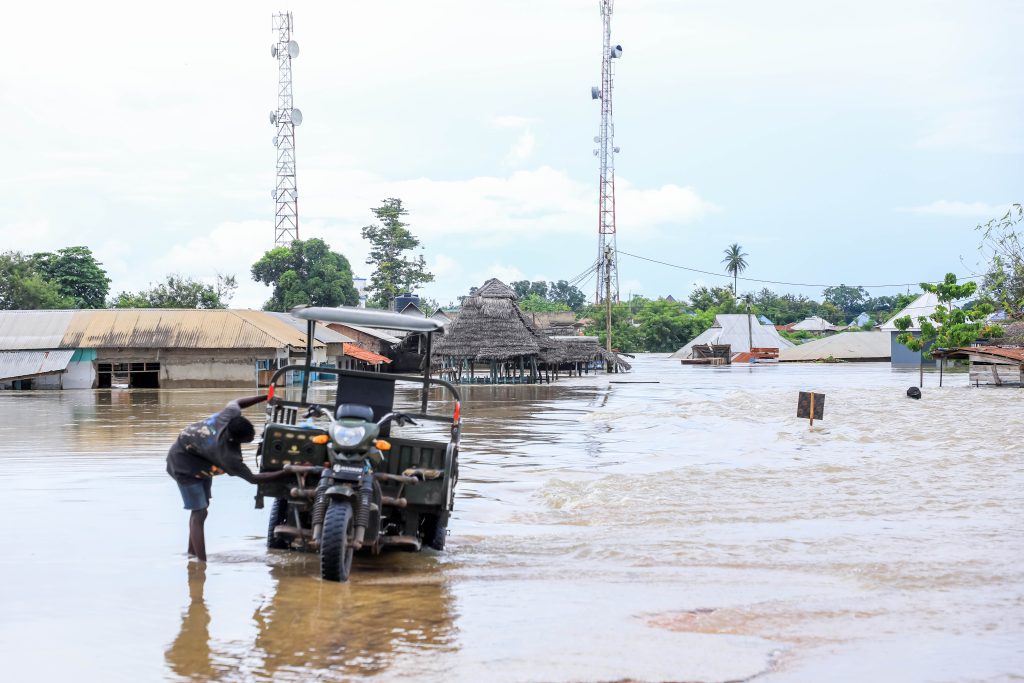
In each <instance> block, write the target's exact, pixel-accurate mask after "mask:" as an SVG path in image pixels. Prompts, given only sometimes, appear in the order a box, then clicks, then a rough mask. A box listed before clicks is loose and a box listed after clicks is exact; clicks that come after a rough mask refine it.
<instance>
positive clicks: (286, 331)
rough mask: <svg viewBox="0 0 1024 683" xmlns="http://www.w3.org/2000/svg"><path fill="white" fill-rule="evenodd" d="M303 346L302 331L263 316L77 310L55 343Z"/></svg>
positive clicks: (247, 312)
mask: <svg viewBox="0 0 1024 683" xmlns="http://www.w3.org/2000/svg"><path fill="white" fill-rule="evenodd" d="M305 345H306V335H305V334H304V333H303V332H300V331H298V330H296V329H295V328H294V327H292V326H291V325H289V324H287V323H285V322H282V321H281V320H278V319H277V318H275V317H274V316H272V315H269V314H267V313H266V312H264V311H250V310H228V309H211V310H165V309H151V308H139V309H121V310H118V309H113V310H103V311H79V312H77V313H76V314H75V317H74V319H73V320H72V321H71V324H70V325H68V329H67V333H66V334H65V335H64V341H63V343H62V344H61V346H63V347H64V348H88V349H102V348H188V349H269V348H282V347H287V346H291V347H305ZM315 346H322V344H315Z"/></svg>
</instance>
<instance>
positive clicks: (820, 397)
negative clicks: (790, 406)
mask: <svg viewBox="0 0 1024 683" xmlns="http://www.w3.org/2000/svg"><path fill="white" fill-rule="evenodd" d="M796 416H797V417H802V418H804V419H805V420H806V419H810V421H811V424H814V421H815V420H821V419H823V418H824V417H825V394H815V393H814V392H812V391H801V392H800V398H799V399H797V402H796Z"/></svg>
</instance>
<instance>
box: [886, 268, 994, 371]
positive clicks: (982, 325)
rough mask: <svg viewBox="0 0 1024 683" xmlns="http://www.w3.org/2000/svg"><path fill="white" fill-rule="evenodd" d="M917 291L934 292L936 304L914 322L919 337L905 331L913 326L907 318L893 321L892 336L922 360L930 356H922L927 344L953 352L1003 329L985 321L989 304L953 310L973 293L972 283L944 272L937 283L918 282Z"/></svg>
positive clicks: (906, 316) (973, 284)
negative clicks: (961, 281) (932, 309)
mask: <svg viewBox="0 0 1024 683" xmlns="http://www.w3.org/2000/svg"><path fill="white" fill-rule="evenodd" d="M921 289H923V290H924V291H926V292H934V293H935V295H936V297H937V298H938V300H939V305H938V306H937V307H936V308H935V312H934V313H932V314H931V315H929V316H923V315H922V316H918V318H917V320H918V323H920V325H921V333H920V335H918V336H914V335H913V334H912V333H911V332H910V331H909V330H910V328H911V327H912V326H913V320H912V319H911V317H910V316H909V315H905V316H903V317H902V318H898V319H896V320H895V321H894V322H895V324H896V328H897V329H898V330H899V331H900V334H898V335H896V341H897V342H899V343H900V344H903V345H904V346H906V347H907V348H908V349H910V350H911V351H917V352H918V353H921V354H922V357H923V356H925V355H928V357H929V358H930V357H931V356H930V354H927V353H926V350H927V349H928V347H929V345H931V346H932V347H933V348H940V349H954V348H959V347H962V346H968V345H969V344H973V343H974V342H975V341H977V340H978V339H980V338H991V337H1001V336H1002V335H1003V328H1001V327H1000V326H998V325H991V324H989V323H988V322H986V318H988V316H989V315H990V314H991V313H992V311H993V310H994V309H993V307H992V305H991V304H989V303H985V302H982V303H978V304H977V305H975V306H974V307H973V308H970V309H959V308H954V307H953V302H954V301H960V300H962V299H966V298H968V297H970V296H971V295H973V294H974V293H975V292H976V291H977V289H978V285H977V284H976V283H974V282H970V281H968V282H965V283H963V284H958V283H957V280H956V275H954V274H953V273H946V277H945V278H944V279H943V281H942V283H941V284H937V285H933V284H929V283H927V282H922V283H921ZM922 379H923V375H922Z"/></svg>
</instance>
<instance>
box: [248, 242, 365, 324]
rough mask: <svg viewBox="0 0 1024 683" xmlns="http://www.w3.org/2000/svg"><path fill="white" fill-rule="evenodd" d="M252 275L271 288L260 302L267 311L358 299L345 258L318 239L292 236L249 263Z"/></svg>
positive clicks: (257, 280) (352, 303) (338, 303)
mask: <svg viewBox="0 0 1024 683" xmlns="http://www.w3.org/2000/svg"><path fill="white" fill-rule="evenodd" d="M252 279H253V280H255V281H256V282H262V283H263V284H266V285H270V286H272V287H273V288H274V291H273V294H271V297H270V299H268V300H267V302H266V303H265V304H263V308H264V310H267V311H289V310H291V309H292V308H295V307H296V306H301V305H309V306H342V305H345V306H355V305H357V304H358V303H359V293H358V292H357V291H356V288H355V285H354V284H353V283H352V267H351V266H350V265H349V262H348V259H347V258H345V257H344V256H342V255H341V254H339V253H338V252H336V251H331V248H330V247H329V246H328V245H327V243H326V242H324V241H323V240H321V239H310V240H305V241H302V240H295V241H294V242H292V243H291V245H290V246H287V247H275V248H274V249H271V250H270V251H268V252H267V253H265V254H264V255H263V256H262V257H261V258H260V260H259V261H257V262H256V263H254V264H253V265H252Z"/></svg>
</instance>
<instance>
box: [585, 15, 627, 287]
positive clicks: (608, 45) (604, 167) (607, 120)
mask: <svg viewBox="0 0 1024 683" xmlns="http://www.w3.org/2000/svg"><path fill="white" fill-rule="evenodd" d="M599 1H600V5H601V18H602V19H603V23H604V43H603V52H602V56H601V85H600V87H598V86H594V87H593V88H591V89H590V96H591V98H593V99H595V100H600V101H601V130H600V135H598V136H597V137H595V138H594V142H596V143H597V144H598V147H597V149H595V150H594V154H595V155H596V156H597V158H598V159H599V160H600V166H601V178H600V185H599V190H598V223H597V232H598V239H597V263H598V268H597V292H596V294H595V295H594V302H595V303H600V302H601V301H602V299H604V298H607V299H610V300H612V301H618V300H619V255H618V251H617V248H616V244H615V155H616V154H617V153H618V152H619V148H618V147H616V146H615V124H614V122H613V121H612V76H613V73H614V69H613V67H612V64H613V63H614V62H613V61H612V60H614V59H618V58H619V57H621V56H622V46H621V45H612V5H613V3H614V0H599Z"/></svg>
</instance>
